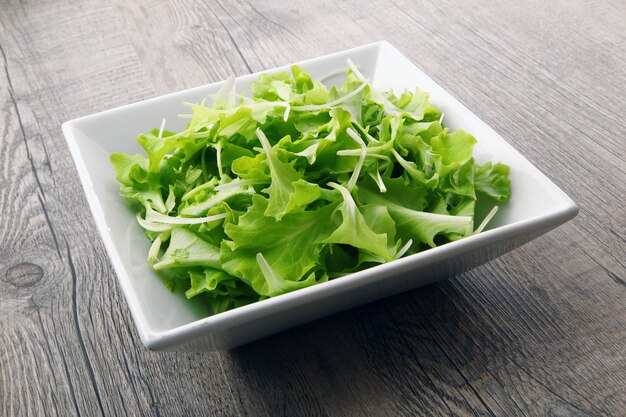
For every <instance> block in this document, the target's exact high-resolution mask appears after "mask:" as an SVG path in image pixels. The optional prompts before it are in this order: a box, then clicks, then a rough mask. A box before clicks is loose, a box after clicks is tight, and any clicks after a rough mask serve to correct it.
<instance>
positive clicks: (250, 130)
mask: <svg viewBox="0 0 626 417" xmlns="http://www.w3.org/2000/svg"><path fill="white" fill-rule="evenodd" d="M235 87H236V85H235V79H234V77H231V78H229V79H228V80H227V81H226V82H225V83H224V84H223V86H222V88H221V89H220V91H219V92H218V93H216V94H214V95H211V96H210V98H211V99H212V104H211V105H210V106H206V105H205V103H204V102H202V103H200V104H189V103H188V104H187V106H188V107H189V108H190V110H191V114H190V115H189V118H190V120H189V123H188V125H187V127H186V128H185V129H184V130H182V131H181V132H170V131H167V130H165V129H164V128H165V121H163V124H162V125H161V127H160V129H153V130H152V131H150V132H148V133H145V134H141V135H139V137H138V138H137V141H138V142H139V144H140V145H141V146H142V147H143V149H144V150H145V152H146V154H145V155H125V154H119V153H118V154H112V155H111V163H112V165H113V168H114V170H115V175H116V178H117V180H118V181H119V182H120V193H121V195H122V196H124V197H127V198H129V199H132V200H134V201H135V202H136V203H137V206H136V207H137V220H138V222H139V224H140V225H141V226H142V227H143V228H144V229H145V231H146V235H147V237H148V238H149V239H150V240H151V241H152V246H151V248H150V250H149V253H148V262H149V263H150V264H151V265H152V267H153V268H154V269H155V270H156V271H158V272H159V274H161V275H162V277H163V280H164V282H165V283H166V284H167V285H168V287H169V288H170V289H172V288H174V287H179V286H180V287H182V288H183V289H184V291H185V294H186V296H187V297H188V298H192V297H204V298H205V300H206V302H207V303H208V304H209V306H210V307H211V309H212V310H213V312H214V313H219V312H222V311H226V310H228V309H231V308H236V307H239V306H242V305H245V304H248V303H252V302H255V301H259V300H262V299H264V298H267V297H274V296H277V295H280V294H284V293H287V292H290V291H294V290H298V289H301V288H305V287H308V286H311V285H314V284H316V283H320V282H323V281H326V280H328V279H335V278H337V277H341V276H343V275H346V274H349V273H351V272H354V271H358V270H360V269H363V268H367V267H369V266H372V265H375V264H379V263H385V262H390V261H393V260H394V259H398V258H400V257H402V256H406V255H409V254H412V253H416V252H419V251H420V250H424V249H428V248H432V247H435V246H437V245H440V244H444V243H446V242H450V241H454V240H457V239H461V238H463V237H467V236H470V235H472V234H474V233H478V232H480V231H482V230H483V229H484V227H485V225H486V223H487V222H488V221H489V220H490V219H491V217H492V216H493V215H494V214H495V208H497V207H495V208H494V210H492V212H491V213H490V214H489V215H488V216H487V218H485V219H484V220H483V222H482V223H481V225H480V226H479V227H478V228H476V229H474V220H475V219H474V209H475V206H476V201H477V198H482V197H485V198H489V199H491V200H493V201H494V202H503V201H506V200H507V199H508V198H509V195H510V181H509V179H508V174H509V168H508V166H506V165H503V164H501V163H495V164H494V163H491V162H488V163H486V164H484V165H479V164H477V163H476V161H475V160H474V158H473V157H472V150H473V147H474V145H475V144H476V139H475V138H474V137H473V136H472V135H470V134H469V133H466V132H463V131H460V130H457V131H454V132H450V131H449V129H448V128H446V127H444V126H443V124H442V119H443V114H442V113H441V112H440V111H439V110H438V109H437V108H435V107H433V106H432V105H431V104H430V101H429V96H428V94H427V93H425V92H423V91H421V90H419V89H415V90H414V91H412V92H411V91H404V92H402V93H401V94H400V95H399V96H396V95H395V94H394V93H393V92H382V91H378V90H376V89H375V88H374V87H373V86H372V85H371V84H370V82H369V80H368V79H367V78H365V77H364V76H363V74H361V73H360V72H359V71H358V69H357V68H356V66H355V65H354V64H353V63H352V62H350V61H349V62H348V71H347V81H346V82H345V83H344V85H343V86H341V87H332V88H327V87H326V86H324V84H322V83H321V82H319V81H317V80H313V79H311V77H310V75H309V74H308V73H307V72H306V71H304V70H303V69H302V68H299V67H297V66H293V67H292V68H291V73H288V72H281V73H275V74H264V75H261V76H260V77H259V78H258V79H257V80H256V81H254V82H253V84H252V87H251V91H252V97H251V98H249V97H244V96H241V95H238V94H237V93H236V90H235Z"/></svg>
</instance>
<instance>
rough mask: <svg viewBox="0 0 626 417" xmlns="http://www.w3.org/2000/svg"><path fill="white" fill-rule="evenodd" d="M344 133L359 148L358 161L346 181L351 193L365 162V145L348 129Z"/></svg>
mask: <svg viewBox="0 0 626 417" xmlns="http://www.w3.org/2000/svg"><path fill="white" fill-rule="evenodd" d="M346 132H348V135H349V136H350V137H351V138H352V139H354V141H355V142H356V143H358V144H359V146H360V147H361V154H360V155H359V160H358V162H357V163H356V167H355V168H354V171H353V172H352V175H351V176H350V180H349V181H348V191H352V189H353V188H354V186H355V185H356V182H357V180H358V179H359V175H361V169H362V168H363V163H364V162H365V157H366V156H367V146H366V145H365V142H363V139H361V138H360V137H359V135H357V134H356V132H355V131H354V130H352V129H351V128H348V129H347V130H346Z"/></svg>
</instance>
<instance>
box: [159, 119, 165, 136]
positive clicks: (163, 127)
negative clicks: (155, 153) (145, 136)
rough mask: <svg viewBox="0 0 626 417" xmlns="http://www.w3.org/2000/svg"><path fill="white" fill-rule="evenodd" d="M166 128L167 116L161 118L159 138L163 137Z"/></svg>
mask: <svg viewBox="0 0 626 417" xmlns="http://www.w3.org/2000/svg"><path fill="white" fill-rule="evenodd" d="M164 129H165V118H164V119H163V120H161V127H160V128H159V136H157V137H158V138H159V139H161V138H162V137H163V130H164Z"/></svg>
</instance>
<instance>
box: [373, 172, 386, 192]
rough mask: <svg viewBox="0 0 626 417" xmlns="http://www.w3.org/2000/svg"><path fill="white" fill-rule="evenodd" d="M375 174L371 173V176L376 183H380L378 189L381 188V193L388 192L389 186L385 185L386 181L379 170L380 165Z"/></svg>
mask: <svg viewBox="0 0 626 417" xmlns="http://www.w3.org/2000/svg"><path fill="white" fill-rule="evenodd" d="M375 172H376V173H375V174H374V173H370V177H372V179H373V180H374V181H375V182H376V185H378V189H379V190H380V192H381V193H386V192H387V187H386V186H385V182H384V181H383V178H382V177H381V176H380V171H378V167H377V168H376V170H375Z"/></svg>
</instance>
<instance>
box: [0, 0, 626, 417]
mask: <svg viewBox="0 0 626 417" xmlns="http://www.w3.org/2000/svg"><path fill="white" fill-rule="evenodd" d="M364 3H365V2H358V1H356V0H351V1H346V2H329V1H303V0H298V1H291V2H278V1H258V2H256V1H243V2H226V1H224V0H221V1H218V0H204V1H190V0H176V1H169V2H168V1H158V0H138V1H134V2H128V1H122V0H109V1H96V0H86V1H70V0H56V1H35V0H30V1H29V0H23V1H17V0H0V108H1V113H0V114H1V116H2V117H1V118H0V335H2V337H0V415H2V416H41V415H51V416H69V415H84V416H92V415H94V416H97V415H120V416H126V415H128V416H135V415H138V416H197V415H216V416H234V415H241V416H261V415H287V416H294V415H328V416H362V415H389V416H398V415H407V416H412V415H492V416H493V415H497V416H520V415H531V416H534V415H557V416H578V415H580V416H583V415H584V416H588V415H591V416H605V415H606V416H618V415H626V358H625V352H626V242H625V236H626V198H625V196H626V164H625V163H624V161H625V160H626V122H625V121H624V115H626V88H625V87H624V86H625V85H626V48H625V45H626V4H625V3H624V2H622V1H618V0H614V1H603V2H593V1H587V0H574V1H565V0H558V1H554V2H551V3H550V4H545V3H544V2H539V1H536V0H531V1H522V2H515V1H505V0H497V1H494V2H487V3H485V2H481V1H479V0H470V1H463V2H461V1H459V2H454V1H451V0H445V1H438V2H427V1H415V2H412V1H403V0H397V1H390V2H367V4H364ZM380 39H386V40H388V41H390V42H391V43H392V44H394V45H395V46H396V47H398V48H399V49H401V50H402V51H403V52H404V53H405V54H406V55H407V56H408V57H409V58H410V59H412V60H413V61H414V62H415V63H416V64H417V65H418V66H419V67H421V68H422V69H423V70H424V71H425V72H426V73H427V74H429V75H430V76H431V77H432V78H433V79H434V80H435V81H437V82H438V83H440V84H441V85H442V86H443V87H444V88H446V89H448V90H449V91H450V92H451V93H452V94H453V95H455V96H456V97H458V98H459V99H460V100H461V101H462V102H464V104H466V105H467V106H468V107H469V108H470V109H472V110H473V111H474V112H475V113H476V114H477V115H478V116H479V117H481V118H482V119H483V120H485V121H486V122H487V123H488V124H490V125H491V126H492V127H493V128H494V129H495V130H496V131H498V132H500V133H501V134H502V135H503V136H504V137H505V138H506V139H507V140H508V141H509V142H510V143H512V144H513V145H514V146H515V147H516V148H517V149H519V150H520V151H521V152H522V153H523V154H524V155H525V156H527V157H528V158H529V159H530V160H531V162H533V163H534V164H535V165H537V166H538V167H539V169H541V170H542V171H543V172H544V173H546V174H547V175H548V176H549V177H550V178H551V179H553V181H554V182H555V183H556V184H557V185H559V186H560V187H562V188H563V189H564V190H565V191H566V192H567V193H568V194H569V195H570V196H572V198H573V199H574V200H575V201H577V202H578V203H579V205H580V209H581V211H580V214H579V216H578V217H577V218H576V219H574V220H573V221H571V222H569V223H568V224H566V225H564V226H562V227H561V228H559V229H557V230H555V231H553V232H551V233H549V234H548V235H545V236H543V237H541V238H539V239H537V240H535V241H533V242H531V243H529V244H527V245H526V246H523V247H522V248H520V249H517V250H515V251H514V252H512V253H509V254H507V255H505V256H503V257H501V258H499V259H497V260H495V261H492V262H490V263H489V264H487V265H484V266H481V267H479V268H477V269H475V270H473V271H471V272H469V273H466V274H463V275H461V276H458V277H456V278H454V279H452V280H450V281H448V282H445V283H441V284H437V285H433V286H430V287H427V288H423V289H420V290H416V291H413V292H410V293H407V294H403V295H400V296H396V297H392V298H389V299H386V300H383V301H379V302H377V303H373V304H370V305H367V306H364V307H361V308H358V309H354V310H351V311H348V312H345V313H342V314H338V315H335V316H332V317H328V318H326V319H323V320H318V321H316V322H313V323H310V324H308V325H305V326H301V327H299V328H297V329H294V330H291V331H287V332H284V333H281V334H278V335H275V336H272V337H269V338H267V339H264V340H262V341H259V342H256V343H253V344H250V345H248V346H245V347H242V348H239V349H236V350H234V351H231V352H224V353H204V354H203V353H196V354H180V353H153V352H149V351H147V350H146V349H144V348H143V347H142V346H141V344H140V342H139V340H138V337H137V334H136V332H135V329H134V324H133V323H132V319H131V317H130V314H129V311H128V309H127V307H126V303H125V300H124V299H123V296H122V294H121V291H120V289H119V287H118V285H117V282H116V279H115V276H114V273H113V271H112V269H111V266H110V264H109V261H108V259H107V257H106V255H105V253H104V247H103V245H102V243H101V241H100V239H99V237H98V234H97V232H96V229H95V227H94V224H93V221H92V219H91V215H90V212H89V210H88V207H87V204H86V200H85V199H84V197H83V195H82V191H80V190H81V188H80V185H79V181H78V178H77V175H76V171H75V169H74V166H73V162H72V160H71V157H70V154H69V151H68V149H67V147H66V146H65V143H64V140H63V138H62V135H61V130H60V124H61V123H62V122H63V121H65V120H68V119H71V118H74V117H78V116H81V115H85V114H89V113H92V112H96V111H101V110H105V109H108V108H111V107H114V106H118V105H121V104H125V103H128V102H132V101H137V100H141V99H144V98H148V97H152V96H155V95H158V94H162V93H167V92H172V91H176V90H180V89H183V88H187V87H193V86H196V85H201V84H205V83H208V82H212V81H217V80H220V79H223V78H225V77H227V76H228V75H229V74H231V73H235V74H237V75H242V74H246V73H250V72H254V71H258V70H262V69H265V68H270V67H273V66H276V65H279V64H284V63H288V62H294V61H298V60H301V59H305V58H311V57H314V56H317V55H321V54H325V53H329V52H333V51H337V50H341V49H345V48H348V47H353V46H357V45H361V44H365V43H368V42H371V41H375V40H380Z"/></svg>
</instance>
